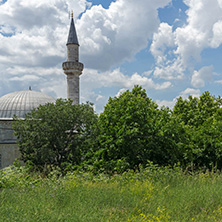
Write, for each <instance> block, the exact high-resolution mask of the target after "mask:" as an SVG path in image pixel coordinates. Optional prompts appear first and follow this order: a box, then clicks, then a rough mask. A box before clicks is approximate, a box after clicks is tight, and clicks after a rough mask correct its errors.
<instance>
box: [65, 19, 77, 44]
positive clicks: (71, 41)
mask: <svg viewBox="0 0 222 222" xmlns="http://www.w3.org/2000/svg"><path fill="white" fill-rule="evenodd" d="M69 44H76V45H79V42H78V38H77V34H76V29H75V24H74V20H73V18H72V19H71V24H70V29H69V36H68V41H67V44H66V45H69Z"/></svg>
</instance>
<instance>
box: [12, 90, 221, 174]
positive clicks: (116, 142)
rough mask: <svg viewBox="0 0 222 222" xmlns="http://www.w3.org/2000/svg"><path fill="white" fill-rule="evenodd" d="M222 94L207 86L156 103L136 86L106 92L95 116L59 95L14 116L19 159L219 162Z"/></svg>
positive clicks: (98, 167)
mask: <svg viewBox="0 0 222 222" xmlns="http://www.w3.org/2000/svg"><path fill="white" fill-rule="evenodd" d="M221 105H222V99H221V98H220V97H218V98H215V97H214V96H212V95H210V93H209V92H205V93H203V94H202V95H201V96H200V97H199V98H193V97H192V96H190V97H189V98H188V99H183V98H181V97H180V98H178V100H177V102H176V104H175V106H174V108H173V110H172V111H171V110H170V109H169V108H164V107H162V108H158V105H157V104H156V103H155V102H154V101H152V100H151V99H150V98H149V97H148V96H147V94H146V92H145V90H144V89H142V87H140V86H135V87H134V88H133V90H132V91H129V90H127V91H126V92H124V93H122V94H121V95H120V96H119V97H114V98H110V99H109V101H108V103H107V105H106V106H105V108H104V112H103V113H101V114H100V115H99V117H97V115H96V114H95V113H94V111H93V108H92V106H90V105H89V104H85V105H84V104H82V105H72V103H71V101H63V100H58V101H57V102H56V104H47V105H45V106H40V107H39V108H38V109H37V110H35V111H33V112H32V113H30V114H28V115H27V116H26V118H25V120H17V121H16V123H15V126H14V127H15V134H16V135H17V136H18V138H19V147H20V151H21V154H22V160H23V161H25V162H26V163H27V162H31V164H33V165H34V166H37V167H44V166H45V165H46V166H56V167H59V168H62V169H65V168H67V167H68V166H78V167H82V168H83V169H88V170H92V171H93V172H96V173H97V172H99V171H100V172H101V171H103V172H111V173H113V172H124V171H125V170H128V169H138V168H139V166H140V165H142V166H146V164H147V163H148V162H149V161H152V162H153V163H155V164H158V165H160V166H175V165H180V166H182V167H183V168H186V167H188V166H192V167H196V168H208V169H212V168H213V167H217V168H218V169H221V168H222V108H221Z"/></svg>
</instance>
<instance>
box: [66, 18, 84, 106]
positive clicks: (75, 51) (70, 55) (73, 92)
mask: <svg viewBox="0 0 222 222" xmlns="http://www.w3.org/2000/svg"><path fill="white" fill-rule="evenodd" d="M66 46H67V61H66V62H64V63H63V64H62V67H63V70H64V73H65V74H66V75H67V98H69V99H71V100H73V104H79V76H80V75H81V74H82V70H83V64H82V63H80V62H79V43H78V39H77V35H76V30H75V25H74V21H73V18H72V19H71V25H70V30H69V36H68V42H67V44H66Z"/></svg>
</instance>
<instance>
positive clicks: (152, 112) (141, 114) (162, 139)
mask: <svg viewBox="0 0 222 222" xmlns="http://www.w3.org/2000/svg"><path fill="white" fill-rule="evenodd" d="M98 128H99V134H98V138H97V139H98V144H99V145H98V147H99V149H98V150H97V151H96V153H95V155H94V163H93V164H94V166H95V167H98V168H99V169H100V168H102V169H105V170H106V171H109V170H111V171H112V170H116V171H118V172H121V171H124V170H126V169H129V168H137V167H138V166H139V165H140V164H142V165H146V164H147V161H148V160H151V161H153V162H154V163H157V164H160V165H168V164H171V165H174V164H175V163H178V162H179V160H180V158H182V156H181V148H182V147H181V146H180V143H181V136H180V134H181V133H182V132H181V131H183V129H182V128H181V126H180V125H179V124H177V121H176V119H175V118H174V117H172V116H171V115H170V110H169V109H164V108H163V109H161V110H159V109H158V106H157V104H156V103H155V102H153V101H152V100H151V99H150V98H148V97H147V94H146V92H145V90H143V89H142V88H141V87H139V86H135V87H134V89H133V90H132V92H130V91H129V90H127V91H126V92H124V93H123V94H122V95H120V96H119V97H115V98H113V99H112V98H110V99H109V102H108V104H107V105H106V106H105V109H104V112H103V113H101V114H100V116H99V120H98Z"/></svg>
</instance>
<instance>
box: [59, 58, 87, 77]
mask: <svg viewBox="0 0 222 222" xmlns="http://www.w3.org/2000/svg"><path fill="white" fill-rule="evenodd" d="M62 68H63V70H64V72H65V73H66V74H67V73H70V72H72V71H73V72H76V71H77V72H82V70H83V64H82V63H81V62H73V61H68V62H64V63H63V64H62Z"/></svg>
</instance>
